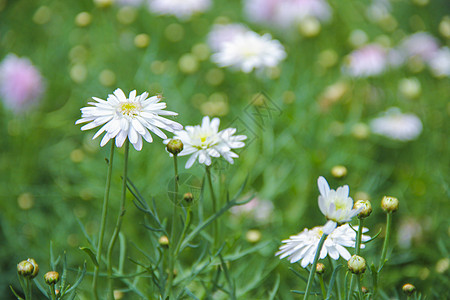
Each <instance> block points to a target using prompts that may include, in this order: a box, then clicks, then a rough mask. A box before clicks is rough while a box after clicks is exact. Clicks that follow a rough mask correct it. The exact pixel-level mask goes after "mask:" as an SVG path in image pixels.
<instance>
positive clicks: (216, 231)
mask: <svg viewBox="0 0 450 300" xmlns="http://www.w3.org/2000/svg"><path fill="white" fill-rule="evenodd" d="M206 177H208V184H209V191H210V193H211V199H212V210H213V215H214V214H216V212H217V200H216V195H215V194H214V189H213V185H212V180H211V170H210V166H206ZM212 227H213V233H214V242H213V247H214V250H215V249H217V242H218V239H219V228H218V226H217V219H216V220H214V221H213V223H212Z"/></svg>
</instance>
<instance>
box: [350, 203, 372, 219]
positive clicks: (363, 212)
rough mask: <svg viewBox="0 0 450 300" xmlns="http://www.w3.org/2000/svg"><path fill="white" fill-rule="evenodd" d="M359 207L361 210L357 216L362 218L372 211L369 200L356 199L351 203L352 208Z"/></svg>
mask: <svg viewBox="0 0 450 300" xmlns="http://www.w3.org/2000/svg"><path fill="white" fill-rule="evenodd" d="M360 207H362V210H361V211H360V212H359V214H358V217H359V218H361V219H363V218H367V217H368V216H370V214H371V213H372V204H370V201H369V200H358V201H356V202H355V204H354V205H353V208H354V209H359V208H360Z"/></svg>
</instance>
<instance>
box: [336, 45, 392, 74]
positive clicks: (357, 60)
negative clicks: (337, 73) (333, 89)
mask: <svg viewBox="0 0 450 300" xmlns="http://www.w3.org/2000/svg"><path fill="white" fill-rule="evenodd" d="M387 63H388V60H387V52H386V50H385V49H384V48H383V47H381V46H380V45H378V44H369V45H366V46H363V47H361V48H359V49H357V50H355V51H353V52H352V53H350V54H349V56H348V64H347V66H345V67H344V72H345V73H347V74H349V75H350V76H355V77H369V76H376V75H380V74H381V73H383V72H384V71H385V70H386V68H387Z"/></svg>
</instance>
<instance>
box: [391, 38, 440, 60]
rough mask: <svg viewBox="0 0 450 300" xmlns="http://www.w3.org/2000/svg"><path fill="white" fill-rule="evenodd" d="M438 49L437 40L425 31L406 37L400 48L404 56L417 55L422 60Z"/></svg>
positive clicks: (430, 56) (428, 57) (431, 55)
mask: <svg viewBox="0 0 450 300" xmlns="http://www.w3.org/2000/svg"><path fill="white" fill-rule="evenodd" d="M438 49H439V42H438V40H437V39H436V38H435V37H433V36H432V35H431V34H429V33H427V32H417V33H414V34H412V35H410V36H408V37H406V38H405V39H404V40H403V41H402V43H401V45H400V50H401V51H402V52H403V53H404V55H405V56H406V57H411V56H418V57H420V58H421V59H423V60H424V61H428V60H429V59H431V58H432V57H433V56H434V55H435V54H436V53H437V52H438Z"/></svg>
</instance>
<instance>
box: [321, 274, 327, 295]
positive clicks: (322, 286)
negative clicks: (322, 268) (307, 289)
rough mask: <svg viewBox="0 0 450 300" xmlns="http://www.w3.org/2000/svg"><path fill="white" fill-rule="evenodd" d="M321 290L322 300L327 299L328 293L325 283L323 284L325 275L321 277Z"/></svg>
mask: <svg viewBox="0 0 450 300" xmlns="http://www.w3.org/2000/svg"><path fill="white" fill-rule="evenodd" d="M319 282H320V289H321V290H322V298H323V299H325V298H326V297H327V291H326V289H325V283H324V282H323V275H319Z"/></svg>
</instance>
